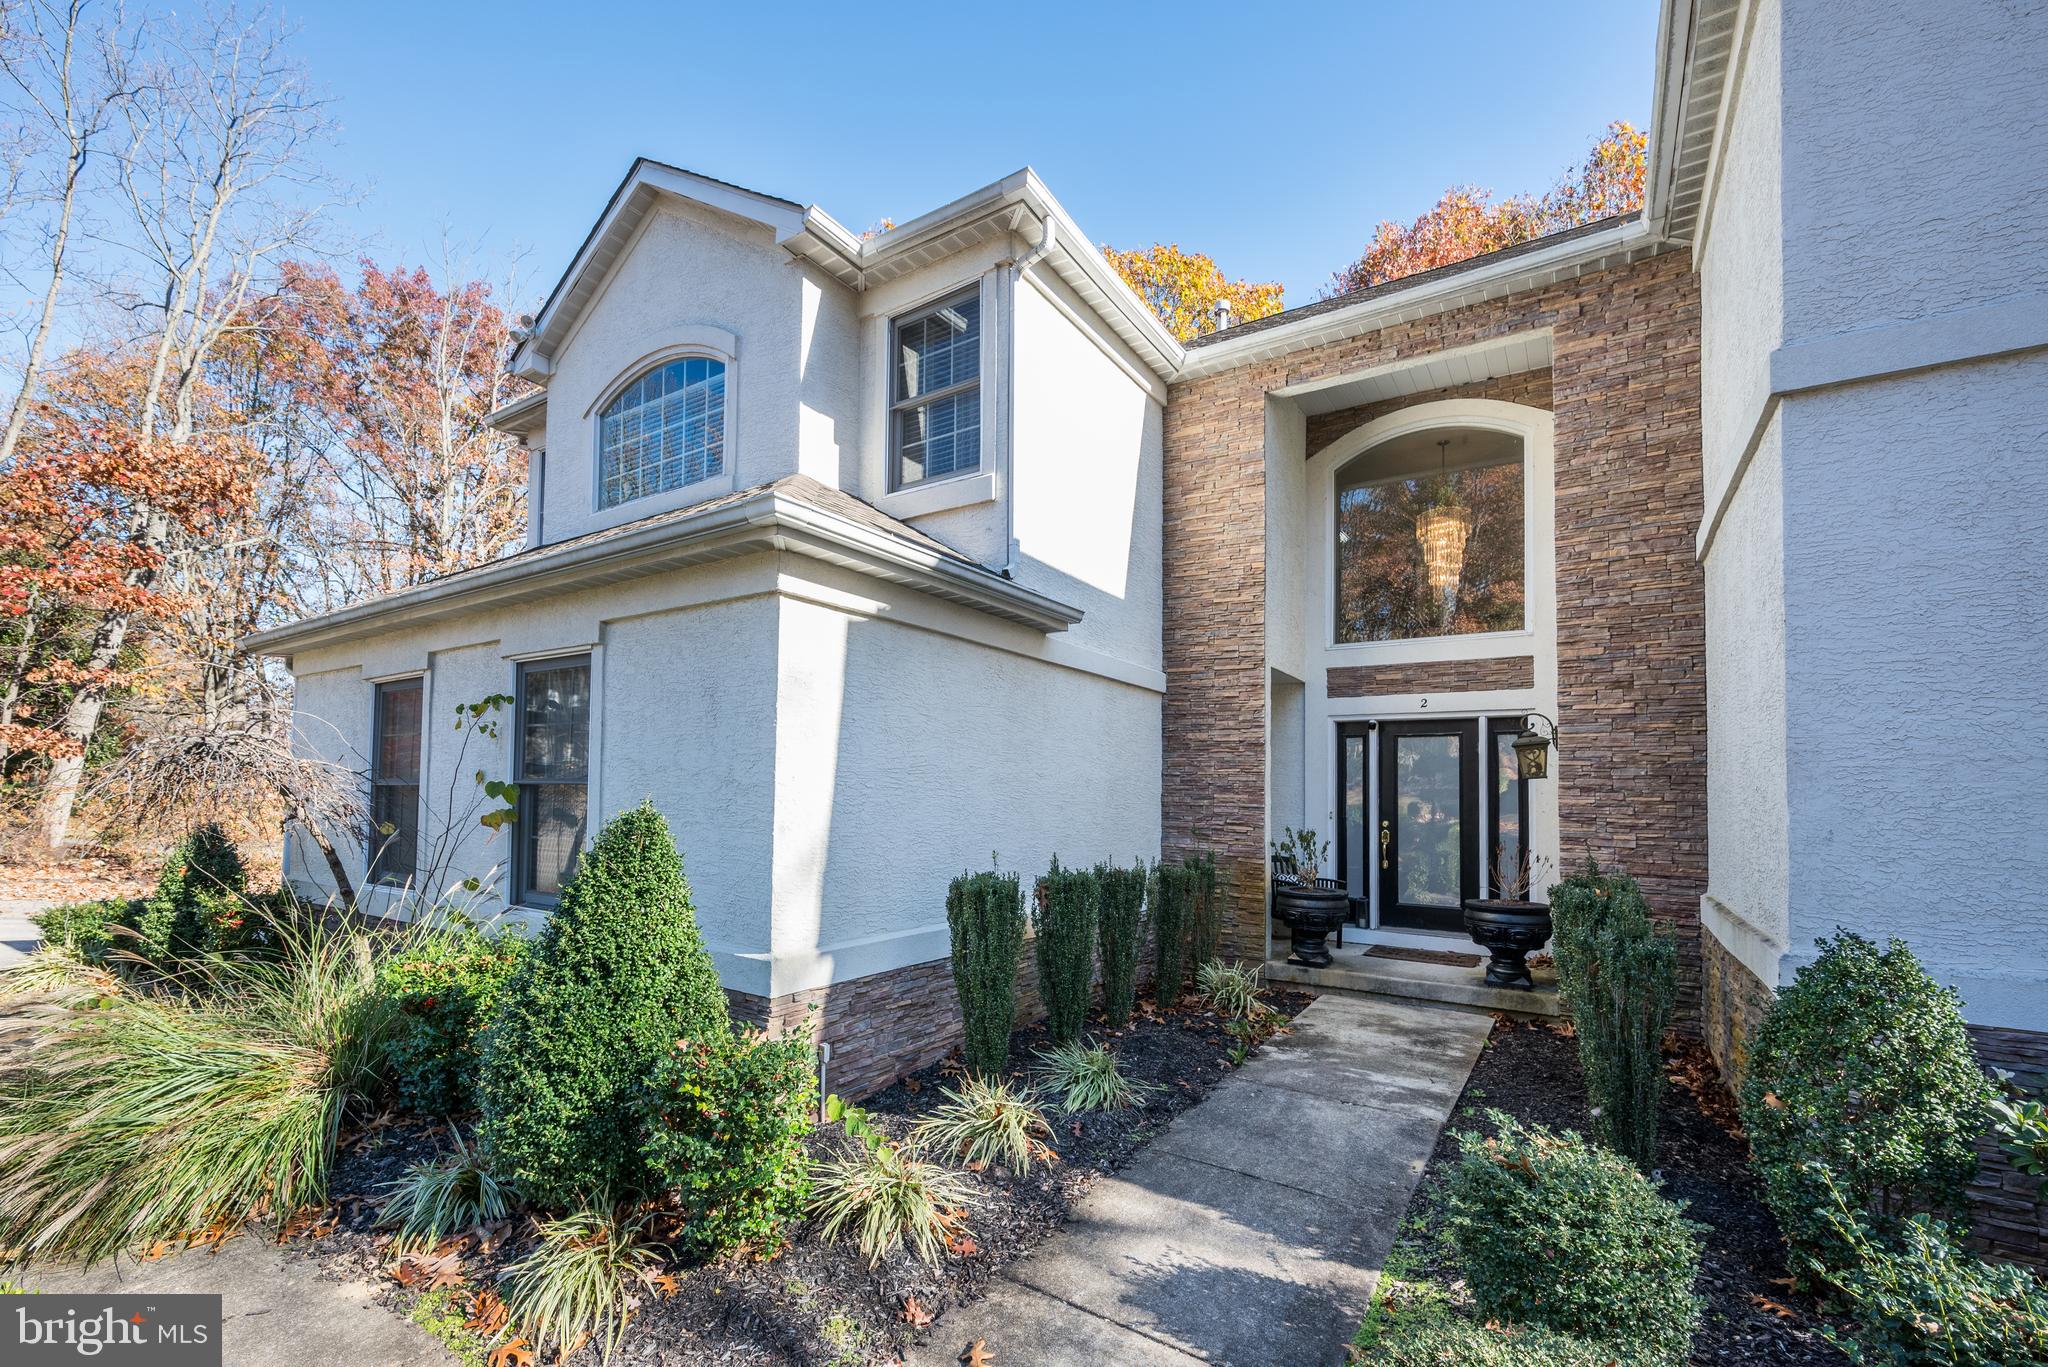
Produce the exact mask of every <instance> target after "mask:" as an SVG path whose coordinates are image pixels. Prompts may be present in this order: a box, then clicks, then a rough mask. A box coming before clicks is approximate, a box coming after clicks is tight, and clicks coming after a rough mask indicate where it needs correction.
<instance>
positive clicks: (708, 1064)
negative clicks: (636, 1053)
mask: <svg viewBox="0 0 2048 1367" xmlns="http://www.w3.org/2000/svg"><path fill="white" fill-rule="evenodd" d="M645 1106H646V1124H645V1129H644V1135H645V1138H644V1140H643V1142H642V1145H641V1154H642V1156H643V1157H644V1158H645V1159H646V1162H647V1166H648V1168H649V1170H650V1171H652V1172H653V1173H654V1175H655V1176H656V1177H657V1178H658V1179H659V1180H660V1182H661V1185H662V1186H664V1187H666V1188H667V1189H668V1190H670V1191H671V1192H673V1193H675V1196H676V1199H677V1202H678V1204H679V1205H680V1206H681V1208H682V1212H683V1217H684V1220H685V1221H686V1227H685V1230H684V1234H685V1237H686V1238H687V1239H688V1240H689V1242H690V1243H691V1244H692V1245H693V1246H695V1247H696V1248H697V1249H699V1250H700V1251H702V1252H705V1253H716V1252H719V1251H720V1250H723V1249H727V1248H733V1247H736V1246H738V1245H741V1244H748V1245H752V1246H754V1247H756V1248H765V1247H767V1246H770V1245H772V1244H774V1243H775V1241H776V1239H777V1238H778V1237H779V1231H780V1229H781V1226H782V1223H783V1222H784V1221H785V1220H790V1219H794V1218H796V1217H797V1216H798V1215H800V1214H802V1212H803V1208H804V1202H805V1201H806V1200H807V1199H808V1198H809V1196H810V1191H811V1184H810V1164H809V1158H808V1155H807V1154H806V1152H805V1146H804V1140H805V1139H806V1138H807V1137H808V1136H809V1135H810V1133H811V1128H812V1125H813V1123H814V1121H815V1118H816V1116H817V1114H818V1071H817V1067H816V1066H815V1064H814V1063H813V1060H812V1049H811V1046H810V1044H809V1043H808V1042H807V1041H806V1040H804V1039H803V1038H801V1037H799V1036H795V1035H791V1036H786V1037H784V1038H782V1039H768V1038H767V1037H765V1036H763V1035H762V1034H760V1033H759V1032H758V1031H754V1030H744V1031H741V1032H739V1033H738V1034H730V1033H720V1034H715V1035H713V1036H711V1037H710V1038H708V1039H703V1040H695V1039H681V1040H677V1041H676V1043H675V1047H674V1048H673V1049H671V1050H670V1051H669V1052H668V1054H667V1055H666V1056H665V1057H663V1058H662V1060H661V1061H660V1062H659V1063H657V1064H656V1065H655V1067H654V1075H653V1077H652V1078H651V1079H650V1080H649V1082H648V1084H647V1094H646V1101H645Z"/></svg>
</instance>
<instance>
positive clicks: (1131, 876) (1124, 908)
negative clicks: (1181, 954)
mask: <svg viewBox="0 0 2048 1367" xmlns="http://www.w3.org/2000/svg"><path fill="white" fill-rule="evenodd" d="M1095 886H1096V928H1097V930H1098V932H1099V933H1100V935H1101V952H1102V1014H1103V1016H1104V1017H1105V1018H1106V1019H1107V1020H1108V1022H1109V1028H1110V1029H1112V1030H1121V1029H1123V1028H1124V1026H1125V1025H1126V1024H1128V1023H1129V1021H1130V1019H1131V1008H1132V1007H1133V1006H1135V1005H1136V1004H1137V1001H1138V943H1139V934H1140V932H1141V931H1142V930H1143V928H1144V921H1145V865H1144V863H1143V862H1142V861H1141V862H1139V863H1137V864H1134V865H1133V866H1132V867H1130V868H1128V869H1120V868H1118V867H1116V866H1115V865H1114V864H1097V865H1096V866H1095Z"/></svg>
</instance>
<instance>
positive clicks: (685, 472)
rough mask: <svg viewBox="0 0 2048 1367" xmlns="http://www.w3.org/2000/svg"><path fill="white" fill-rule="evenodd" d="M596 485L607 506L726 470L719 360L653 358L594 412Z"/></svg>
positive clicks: (722, 375) (721, 364)
mask: <svg viewBox="0 0 2048 1367" xmlns="http://www.w3.org/2000/svg"><path fill="white" fill-rule="evenodd" d="M597 468H598V480H599V483H598V489H599V497H600V500H601V504H602V506H603V507H606V508H614V507H617V506H618V505H619V504H621V503H627V502H630V501H631V500H633V499H636V498H645V497H647V496H648V495H649V494H659V493H665V492H667V491H668V490H670V489H680V488H682V487H683V486H684V485H686V484H696V483H698V482H699V481H701V480H707V479H710V478H712V477H713V476H715V475H721V474H724V473H725V362H724V361H720V360H715V359H713V358H711V357H709V356H688V357H684V358H682V359H680V360H675V361H669V362H667V363H665V364H663V365H658V366H656V367H655V368H654V369H652V370H650V371H648V372H647V373H646V374H645V375H642V376H641V377H640V378H639V379H637V380H635V381H634V382H633V383H631V384H629V385H627V386H626V387H625V388H624V389H623V390H621V391H620V392H619V396H618V397H617V398H615V399H613V400H612V401H611V402H610V403H609V404H606V405H605V409H604V412H603V413H602V414H601V415H599V419H598V431H597Z"/></svg>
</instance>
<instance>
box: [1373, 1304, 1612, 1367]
mask: <svg viewBox="0 0 2048 1367" xmlns="http://www.w3.org/2000/svg"><path fill="white" fill-rule="evenodd" d="M1362 1337H1363V1334H1361V1338H1362ZM1358 1347H1359V1350H1360V1353H1361V1354H1362V1356H1360V1357H1359V1358H1358V1361H1360V1362H1370V1363H1374V1364H1377V1365H1378V1367H1620V1363H1622V1362H1623V1361H1625V1359H1623V1358H1621V1357H1619V1356H1618V1355H1617V1353H1616V1351H1615V1349H1614V1348H1612V1347H1610V1346H1608V1345H1606V1344H1602V1343H1598V1342H1596V1341H1594V1340H1592V1339H1585V1338H1579V1337H1577V1336H1575V1335H1572V1334H1560V1333H1558V1332H1557V1331H1555V1330H1552V1329H1545V1328H1543V1327H1542V1326H1541V1325H1533V1324H1531V1325H1513V1324H1502V1323H1499V1322H1490V1323H1487V1324H1481V1323H1479V1322H1478V1321H1476V1320H1472V1319H1467V1318H1466V1317H1464V1316H1462V1315H1459V1314H1457V1313H1455V1312H1453V1311H1451V1310H1449V1309H1447V1308H1444V1307H1442V1306H1430V1307H1426V1308H1418V1309H1415V1310H1408V1311H1403V1312H1401V1313H1398V1314H1392V1315H1388V1316H1386V1317H1385V1318H1384V1320H1382V1321H1381V1322H1380V1323H1379V1324H1377V1325H1376V1326H1375V1329H1374V1332H1373V1335H1372V1341H1371V1342H1370V1343H1369V1344H1366V1343H1360V1344H1358Z"/></svg>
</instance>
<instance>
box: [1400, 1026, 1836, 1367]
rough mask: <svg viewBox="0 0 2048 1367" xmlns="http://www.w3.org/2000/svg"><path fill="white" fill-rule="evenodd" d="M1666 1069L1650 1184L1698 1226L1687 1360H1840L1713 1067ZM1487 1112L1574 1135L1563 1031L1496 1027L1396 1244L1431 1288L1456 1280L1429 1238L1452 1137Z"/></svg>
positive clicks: (1576, 1094) (1578, 1076)
mask: <svg viewBox="0 0 2048 1367" xmlns="http://www.w3.org/2000/svg"><path fill="white" fill-rule="evenodd" d="M1666 1063H1667V1071H1666V1079H1667V1085H1666V1087H1665V1092H1664V1108H1663V1113H1662V1116H1661V1119H1660V1121H1659V1124H1658V1151H1657V1153H1658V1161H1659V1163H1660V1164H1661V1167H1660V1168H1659V1170H1658V1174H1657V1175H1658V1176H1659V1177H1660V1178H1661V1179H1662V1181H1663V1183H1664V1192H1665V1194H1666V1195H1668V1196H1670V1197H1672V1198H1674V1199H1676V1200H1680V1201H1683V1202H1685V1203H1686V1205H1687V1210H1686V1214H1687V1215H1688V1216H1689V1217H1691V1218H1692V1219H1694V1220H1698V1221H1699V1222H1701V1223H1702V1224H1704V1225H1706V1226H1707V1233H1706V1236H1705V1242H1706V1249H1705V1253H1704V1256H1703V1257H1702V1258H1701V1262H1700V1277H1699V1281H1698V1282H1697V1283H1696V1284H1695V1288H1694V1289H1695V1290H1696V1291H1697V1292H1698V1293H1699V1294H1700V1295H1701V1296H1702V1297H1703V1298H1704V1299H1705V1300H1706V1302H1707V1309H1706V1315H1705V1318H1704V1319H1703V1321H1702V1322H1701V1325H1700V1331H1699V1333H1698V1335H1697V1336H1696V1337H1695V1338H1694V1339H1693V1352H1692V1361H1693V1362H1694V1363H1695V1364H1723V1363H1742V1364H1746V1365H1755V1367H1778V1365H1779V1364H1783V1367H1809V1364H1822V1363H1827V1364H1840V1363H1845V1362H1847V1361H1848V1359H1847V1358H1845V1357H1844V1356H1843V1355H1842V1354H1841V1353H1840V1352H1838V1351H1837V1350H1836V1349H1834V1348H1832V1347H1830V1346H1829V1345H1828V1344H1827V1343H1826V1341H1825V1340H1823V1339H1822V1338H1821V1337H1820V1334H1819V1332H1818V1330H1819V1326H1820V1325H1821V1323H1822V1322H1823V1316H1822V1315H1821V1314H1820V1312H1819V1310H1818V1308H1817V1307H1816V1305H1815V1303H1814V1301H1813V1299H1812V1298H1811V1297H1809V1296H1804V1295H1800V1294H1799V1293H1797V1292H1795V1291H1794V1290H1793V1289H1792V1287H1791V1284H1790V1282H1789V1280H1788V1274H1787V1272H1786V1270H1785V1249H1784V1243H1783V1240H1782V1239H1781V1237H1780V1236H1779V1233H1778V1225H1777V1221H1776V1220H1774V1219H1773V1218H1772V1217H1771V1213H1770V1212H1769V1211H1768V1210H1766V1209H1765V1208H1764V1206H1763V1204H1762V1201H1761V1199H1760V1197H1759V1194H1758V1186H1757V1181H1756V1178H1755V1176H1754V1175H1753V1174H1752V1173H1751V1171H1750V1168H1749V1161H1748V1148H1747V1146H1746V1145H1745V1144H1744V1142H1743V1140H1742V1139H1741V1137H1740V1133H1739V1128H1738V1123H1737V1120H1736V1117H1735V1114H1734V1104H1733V1101H1732V1099H1731V1098H1730V1097H1729V1096H1728V1093H1727V1091H1726V1089H1725V1088H1723V1087H1722V1085H1721V1083H1720V1080H1719V1078H1718V1076H1716V1074H1715V1073H1714V1069H1713V1064H1712V1061H1711V1060H1710V1059H1708V1057H1707V1056H1706V1053H1705V1051H1704V1050H1703V1049H1701V1048H1699V1047H1698V1046H1697V1045H1691V1044H1689V1045H1686V1046H1683V1047H1681V1048H1680V1049H1678V1050H1676V1051H1674V1052H1671V1053H1668V1054H1667V1057H1666ZM1489 1108H1491V1109H1495V1110H1500V1111H1505V1112H1506V1113H1507V1114H1509V1115H1512V1116H1514V1117H1515V1118H1516V1119H1518V1120H1521V1121H1523V1122H1525V1123H1527V1122H1533V1123H1537V1124H1542V1125H1548V1126H1550V1127H1551V1128H1552V1129H1573V1130H1578V1131H1580V1132H1581V1133H1584V1132H1585V1131H1586V1129H1587V1125H1588V1121H1587V1115H1586V1089H1585V1079H1584V1075H1583V1074H1582V1073H1581V1072H1580V1070H1579V1055H1578V1044H1577V1042H1576V1041H1575V1040H1573V1039H1572V1038H1571V1037H1570V1035H1569V1034H1568V1033H1565V1032H1564V1030H1563V1029H1562V1027H1551V1026H1546V1025H1538V1024H1528V1023H1518V1022H1514V1021H1508V1020H1505V1019H1503V1020H1501V1021H1500V1023H1498V1024H1496V1025H1495V1026H1494V1030H1493V1036H1492V1038H1490V1039H1489V1040H1488V1041H1487V1044H1486V1049H1485V1051H1484V1052H1482V1053H1481V1054H1480V1056H1479V1064H1478V1066H1477V1067H1475V1068H1474V1069H1473V1070H1472V1076H1471V1077H1470V1078H1468V1079H1467V1080H1466V1083H1465V1091H1464V1095H1463V1096H1461V1097H1460V1098H1459V1100H1458V1109H1457V1111H1456V1112H1454V1113H1453V1118H1452V1121H1451V1123H1450V1124H1449V1125H1447V1126H1446V1127H1445V1128H1444V1133H1443V1134H1442V1135H1441V1136H1439V1138H1438V1139H1437V1145H1436V1149H1435V1151H1434V1152H1433V1153H1432V1154H1431V1155H1430V1159H1429V1165H1428V1167H1427V1168H1426V1169H1425V1170H1424V1172H1423V1179H1422V1183H1421V1185H1420V1186H1419V1187H1418V1188H1417V1189H1416V1192H1415V1196H1414V1198H1413V1199H1412V1200H1411V1201H1410V1202H1409V1206H1408V1213H1407V1218H1406V1221H1405V1222H1404V1233H1403V1236H1402V1239H1403V1243H1404V1245H1406V1246H1407V1248H1408V1249H1409V1250H1410V1251H1411V1252H1412V1253H1413V1254H1414V1255H1416V1261H1417V1262H1418V1263H1419V1264H1420V1274H1421V1275H1425V1276H1428V1277H1429V1278H1431V1279H1433V1280H1438V1279H1440V1280H1445V1281H1448V1280H1450V1279H1452V1278H1455V1277H1456V1276H1457V1275H1458V1273H1457V1270H1456V1268H1455V1266H1454V1265H1453V1261H1452V1255H1451V1253H1450V1250H1449V1249H1447V1248H1446V1247H1445V1245H1444V1241H1443V1240H1442V1239H1440V1238H1439V1237H1438V1234H1439V1231H1440V1230H1441V1228H1442V1221H1443V1213H1444V1211H1443V1205H1444V1194H1443V1183H1444V1181H1445V1180H1446V1179H1447V1177H1448V1175H1449V1170H1450V1167H1451V1166H1452V1165H1453V1164H1455V1163H1456V1161H1457V1157H1458V1144H1457V1140H1456V1139H1455V1138H1454V1132H1455V1131H1458V1130H1472V1129H1477V1130H1481V1131H1487V1132H1490V1131H1491V1130H1492V1128H1493V1126H1492V1125H1491V1124H1490V1123H1489V1122H1488V1121H1487V1120H1486V1118H1485V1116H1484V1115H1483V1112H1484V1111H1485V1110H1487V1109H1489ZM1830 1323H1834V1324H1836V1327H1838V1328H1839V1327H1841V1326H1840V1324H1839V1322H1838V1321H1830Z"/></svg>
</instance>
